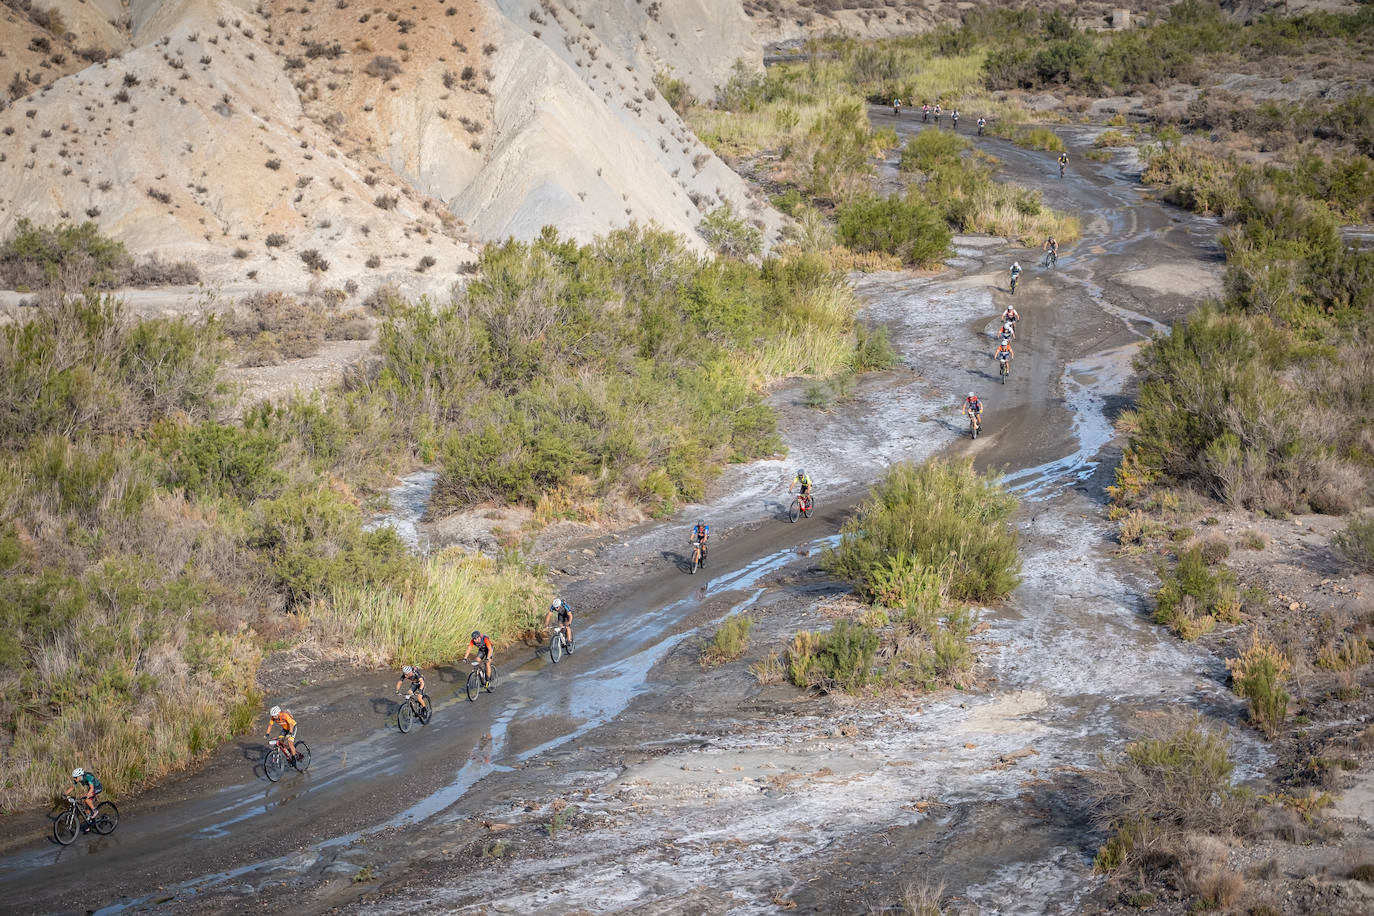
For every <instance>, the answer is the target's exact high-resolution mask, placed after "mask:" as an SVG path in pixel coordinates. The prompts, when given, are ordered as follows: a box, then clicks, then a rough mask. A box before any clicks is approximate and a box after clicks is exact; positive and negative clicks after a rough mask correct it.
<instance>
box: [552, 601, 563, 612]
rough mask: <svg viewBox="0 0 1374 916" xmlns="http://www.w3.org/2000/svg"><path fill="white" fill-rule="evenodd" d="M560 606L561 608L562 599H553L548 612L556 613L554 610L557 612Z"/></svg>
mask: <svg viewBox="0 0 1374 916" xmlns="http://www.w3.org/2000/svg"><path fill="white" fill-rule="evenodd" d="M562 606H563V599H562V598H555V599H553V603H552V604H550V605H549V610H551V611H556V610H558V609H559V608H560V607H562Z"/></svg>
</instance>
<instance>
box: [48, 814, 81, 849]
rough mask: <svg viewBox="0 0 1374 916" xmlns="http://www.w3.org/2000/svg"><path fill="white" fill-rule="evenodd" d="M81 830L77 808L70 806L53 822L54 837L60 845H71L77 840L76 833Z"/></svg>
mask: <svg viewBox="0 0 1374 916" xmlns="http://www.w3.org/2000/svg"><path fill="white" fill-rule="evenodd" d="M80 832H81V825H80V823H78V821H77V818H76V809H74V808H68V809H67V810H66V811H63V812H62V813H61V814H59V815H58V816H57V820H55V821H53V824H52V838H53V839H54V840H56V841H57V843H58V845H59V846H70V845H72V844H73V843H75V842H76V835H77V834H78V833H80Z"/></svg>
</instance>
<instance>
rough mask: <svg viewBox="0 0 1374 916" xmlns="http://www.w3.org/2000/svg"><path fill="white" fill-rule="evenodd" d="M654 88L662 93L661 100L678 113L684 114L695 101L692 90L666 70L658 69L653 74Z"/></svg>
mask: <svg viewBox="0 0 1374 916" xmlns="http://www.w3.org/2000/svg"><path fill="white" fill-rule="evenodd" d="M654 88H656V89H657V90H658V91H659V92H660V93H661V94H662V95H663V100H664V101H665V102H667V103H668V105H669V106H670V107H671V108H672V109H673V111H676V112H677V113H678V114H684V113H685V112H686V111H687V109H689V108H691V107H692V106H693V105H695V104H696V103H697V100H696V97H695V96H694V95H692V90H691V89H689V88H688V86H687V84H686V83H684V82H683V81H682V80H680V79H676V78H675V77H673V76H672V74H670V73H668V72H667V71H663V70H660V71H659V72H658V73H656V74H654Z"/></svg>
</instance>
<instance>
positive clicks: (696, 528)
mask: <svg viewBox="0 0 1374 916" xmlns="http://www.w3.org/2000/svg"><path fill="white" fill-rule="evenodd" d="M710 536H711V526H710V525H708V524H706V522H704V521H702V520H700V519H698V520H697V523H696V524H695V525H693V526H692V533H691V534H689V535H688V536H687V543H688V544H691V545H693V546H694V547H697V548H699V549H700V550H701V561H700V563H701V565H702V566H705V565H706V540H707V538H709V537H710Z"/></svg>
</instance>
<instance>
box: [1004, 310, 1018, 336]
mask: <svg viewBox="0 0 1374 916" xmlns="http://www.w3.org/2000/svg"><path fill="white" fill-rule="evenodd" d="M1020 320H1021V316H1020V315H1018V314H1017V312H1016V306H1014V305H1009V306H1007V310H1006V311H1005V312H1003V313H1002V323H1003V324H1009V325H1011V326H1012V330H1013V331H1015V330H1016V322H1018V321H1020ZM1013 336H1015V335H1013Z"/></svg>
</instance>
